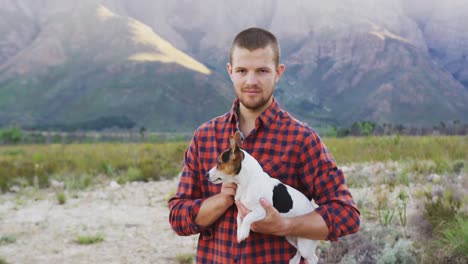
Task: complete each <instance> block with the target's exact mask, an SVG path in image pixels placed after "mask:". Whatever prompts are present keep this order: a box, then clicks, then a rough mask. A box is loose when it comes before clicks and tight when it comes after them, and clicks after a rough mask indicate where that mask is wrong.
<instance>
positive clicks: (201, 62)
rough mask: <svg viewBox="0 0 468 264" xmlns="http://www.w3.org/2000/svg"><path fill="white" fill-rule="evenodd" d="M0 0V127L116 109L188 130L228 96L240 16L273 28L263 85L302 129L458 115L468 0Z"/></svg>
mask: <svg viewBox="0 0 468 264" xmlns="http://www.w3.org/2000/svg"><path fill="white" fill-rule="evenodd" d="M0 6H1V7H0V34H1V35H2V36H4V37H2V39H1V40H0V125H3V126H5V125H10V124H19V125H21V126H25V127H32V128H34V127H36V128H37V127H39V128H47V127H54V128H57V127H58V128H60V126H70V125H73V124H80V123H81V124H82V123H83V122H88V121H93V120H94V121H96V120H102V119H105V120H114V119H115V120H122V118H123V119H125V120H128V121H129V123H130V124H131V125H134V126H138V127H147V128H149V129H152V130H159V131H190V130H192V129H194V128H195V127H196V126H197V125H198V124H200V123H201V122H203V121H206V120H208V119H210V118H211V117H214V116H216V115H220V114H222V113H224V112H225V111H226V110H227V108H228V107H229V105H230V104H231V102H232V99H233V96H234V95H233V92H232V88H231V84H230V81H229V79H228V76H227V74H226V72H225V64H226V62H227V61H228V52H229V47H230V42H231V40H232V38H233V36H234V35H235V34H236V33H237V32H238V31H240V30H242V29H244V28H246V27H249V26H260V27H264V28H267V29H269V30H271V31H272V32H274V33H275V34H276V35H277V36H278V38H279V40H280V43H281V47H282V62H283V63H285V64H286V68H287V70H286V73H285V75H284V77H283V78H282V80H281V81H280V83H279V84H278V87H277V89H276V92H275V96H276V97H277V98H278V100H279V101H280V104H281V105H283V106H284V107H285V108H286V109H287V110H288V111H290V112H291V113H292V114H293V115H294V116H296V117H298V118H299V119H302V120H304V121H306V122H308V123H310V124H311V125H312V126H314V127H316V126H328V125H338V126H341V125H349V124H351V123H352V122H355V121H360V120H371V121H374V122H379V123H393V124H412V125H431V124H438V123H439V122H440V121H447V120H461V121H463V122H466V121H468V106H467V105H468V88H467V87H468V85H467V83H468V62H467V58H466V55H467V54H468V37H467V36H468V29H467V28H466V27H464V26H463V25H465V24H466V22H468V21H466V20H468V19H467V18H466V17H468V1H466V0H450V1H446V2H444V3H439V2H437V1H422V0H418V1H411V3H406V2H404V1H392V2H388V1H371V0H360V1H357V0H345V1H336V0H334V1H327V3H321V2H319V1H291V2H289V1H288V3H286V2H285V1H246V0H242V1H236V2H235V3H234V2H232V3H231V2H220V1H215V0H208V1H204V2H203V4H200V3H199V2H197V1H184V2H183V3H181V2H168V1H162V0H159V1H149V0H142V1H138V2H128V1H123V0H106V1H98V0H83V1H79V2H73V1H56V0H44V1H38V2H32V3H31V2H29V1H26V0H0ZM207 6H209V7H210V8H207ZM110 126H112V124H110Z"/></svg>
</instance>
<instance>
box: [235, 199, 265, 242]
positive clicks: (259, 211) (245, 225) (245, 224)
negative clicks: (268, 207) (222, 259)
mask: <svg viewBox="0 0 468 264" xmlns="http://www.w3.org/2000/svg"><path fill="white" fill-rule="evenodd" d="M265 216H266V211H265V209H264V208H263V207H261V206H259V207H257V208H255V210H253V211H252V212H250V213H248V214H247V215H246V216H245V217H244V219H243V220H240V221H241V223H240V225H239V215H238V216H237V217H238V219H237V221H238V222H237V223H238V226H237V242H239V243H240V242H241V241H242V240H244V239H246V238H247V237H248V236H249V233H250V226H251V225H252V223H254V222H257V221H259V220H262V219H263V218H265Z"/></svg>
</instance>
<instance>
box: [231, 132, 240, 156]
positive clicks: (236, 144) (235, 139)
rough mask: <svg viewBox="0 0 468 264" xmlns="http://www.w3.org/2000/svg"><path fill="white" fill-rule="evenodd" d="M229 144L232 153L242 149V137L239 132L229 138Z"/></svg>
mask: <svg viewBox="0 0 468 264" xmlns="http://www.w3.org/2000/svg"><path fill="white" fill-rule="evenodd" d="M229 144H230V148H231V150H232V152H234V151H236V150H237V149H239V148H240V147H241V135H240V132H239V131H236V133H235V134H234V136H230V137H229Z"/></svg>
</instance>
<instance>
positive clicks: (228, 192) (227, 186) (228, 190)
mask: <svg viewBox="0 0 468 264" xmlns="http://www.w3.org/2000/svg"><path fill="white" fill-rule="evenodd" d="M236 190H237V184H235V183H233V182H230V183H223V185H222V186H221V192H220V193H219V194H220V195H223V196H224V197H225V198H226V203H227V204H228V205H229V206H231V205H233V204H234V196H235V195H236ZM229 206H228V207H229Z"/></svg>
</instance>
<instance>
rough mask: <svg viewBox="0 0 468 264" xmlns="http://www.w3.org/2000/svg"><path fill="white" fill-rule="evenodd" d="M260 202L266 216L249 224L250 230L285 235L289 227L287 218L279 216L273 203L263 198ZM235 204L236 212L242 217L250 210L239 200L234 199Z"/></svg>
mask: <svg viewBox="0 0 468 264" xmlns="http://www.w3.org/2000/svg"><path fill="white" fill-rule="evenodd" d="M260 204H261V205H262V207H263V208H264V209H265V211H266V216H265V218H264V219H262V220H260V221H257V222H254V223H253V224H252V225H251V226H250V228H251V229H252V231H254V232H257V233H262V234H270V235H276V236H286V235H287V234H288V229H289V228H288V227H289V219H288V218H284V217H281V215H280V213H279V212H278V210H276V208H274V207H273V205H272V204H271V203H269V202H268V201H267V200H265V199H264V198H261V199H260ZM236 206H237V209H238V213H239V214H241V217H242V218H244V217H245V216H246V215H247V214H248V213H250V210H249V209H247V208H246V207H245V206H244V205H243V204H242V203H241V202H239V201H236Z"/></svg>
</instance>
